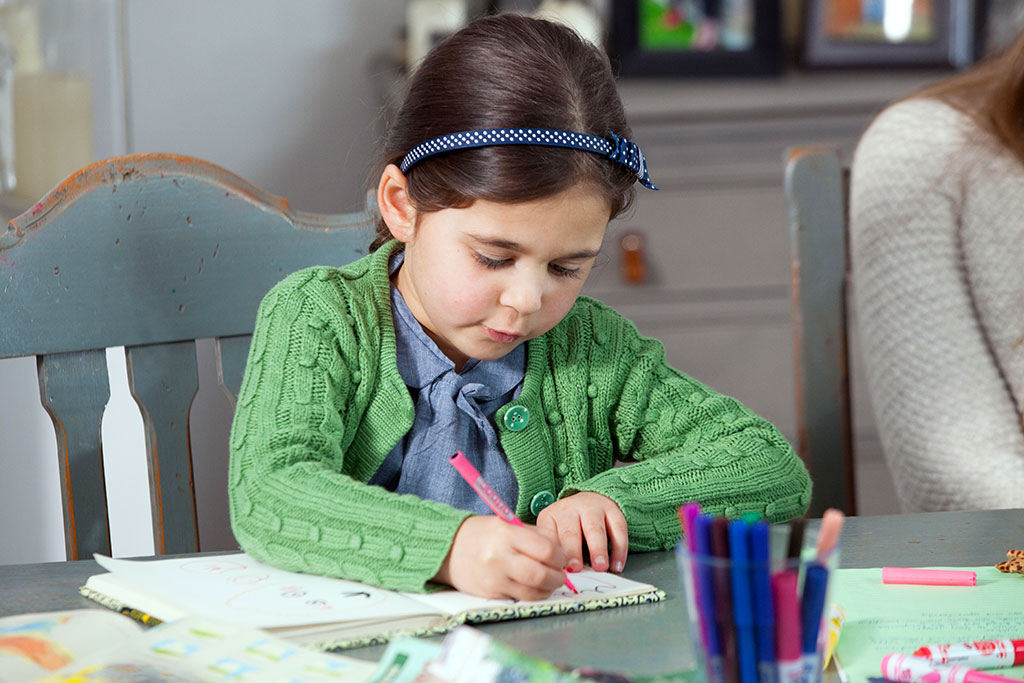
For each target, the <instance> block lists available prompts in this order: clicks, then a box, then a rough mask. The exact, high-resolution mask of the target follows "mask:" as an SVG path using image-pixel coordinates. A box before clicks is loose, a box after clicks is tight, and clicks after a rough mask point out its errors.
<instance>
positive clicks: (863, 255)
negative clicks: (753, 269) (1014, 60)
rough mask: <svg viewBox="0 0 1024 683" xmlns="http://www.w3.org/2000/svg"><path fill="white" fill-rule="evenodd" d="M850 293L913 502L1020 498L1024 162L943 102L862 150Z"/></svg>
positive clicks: (977, 504) (1012, 502) (945, 504)
mask: <svg viewBox="0 0 1024 683" xmlns="http://www.w3.org/2000/svg"><path fill="white" fill-rule="evenodd" d="M850 207H851V250H852V256H851V258H852V268H853V281H854V301H855V305H856V313H857V319H858V323H859V328H860V335H861V338H862V341H863V347H864V355H865V360H866V365H867V370H868V383H869V389H870V394H871V400H872V403H873V405H874V410H875V414H876V415H877V417H878V426H879V429H880V432H881V437H882V444H883V447H884V450H885V456H886V459H887V460H888V463H889V467H890V470H891V471H892V474H893V478H894V480H895V484H896V489H897V491H898V493H899V498H900V503H901V505H902V507H903V508H904V509H905V510H907V511H925V510H953V509H979V508H1007V507H1019V506H1021V505H1024V429H1022V425H1021V406H1022V405H1024V166H1022V164H1021V162H1020V161H1019V160H1018V159H1017V158H1016V157H1015V156H1013V155H1012V154H1011V153H1009V152H1008V151H1006V150H1005V149H1004V148H1002V147H1001V146H999V145H998V144H997V143H996V142H995V141H994V140H993V139H992V138H991V137H990V136H988V135H987V134H985V133H983V132H982V131H980V130H979V129H978V128H977V127H976V126H975V125H974V124H973V123H972V122H971V120H970V118H968V117H967V116H965V115H963V114H961V113H959V112H957V111H956V110H955V109H953V108H951V107H949V106H948V105H946V104H943V103H941V102H938V101H934V100H928V99H916V100H909V101H905V102H901V103H898V104H896V105H893V106H892V107H890V108H889V109H888V110H886V111H885V112H883V113H882V114H881V115H880V116H879V117H878V118H877V119H876V120H875V122H874V123H873V124H872V125H871V127H870V128H869V129H868V131H867V133H866V134H865V135H864V137H863V138H862V140H861V142H860V145H859V146H858V148H857V153H856V156H855V159H854V165H853V180H852V191H851V204H850Z"/></svg>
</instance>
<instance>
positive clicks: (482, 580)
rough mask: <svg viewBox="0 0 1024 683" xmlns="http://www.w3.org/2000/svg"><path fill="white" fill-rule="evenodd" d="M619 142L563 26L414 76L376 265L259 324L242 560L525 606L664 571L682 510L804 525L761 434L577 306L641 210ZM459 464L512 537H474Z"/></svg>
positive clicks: (734, 408) (237, 440)
mask: <svg viewBox="0 0 1024 683" xmlns="http://www.w3.org/2000/svg"><path fill="white" fill-rule="evenodd" d="M628 135H629V128H628V126H627V124H626V119H625V114H624V112H623V108H622V104H621V102H620V101H619V97H618V94H617V93H616V90H615V83H614V79H613V76H612V73H611V69H610V66H609V64H608V61H607V58H606V57H605V56H604V55H603V53H601V52H600V51H599V50H598V49H597V48H596V47H594V46H593V45H592V44H590V43H587V42H585V41H583V40H582V39H580V38H579V37H578V36H577V35H576V34H575V33H573V32H572V31H570V30H569V29H567V28H564V27H562V26H560V25H557V24H554V23H551V22H547V21H542V20H536V19H529V18H525V17H522V16H517V15H511V14H509V15H496V16H490V17H485V18H482V19H479V20H477V21H474V22H473V23H471V24H470V25H469V26H467V27H466V28H464V29H462V30H461V31H459V32H458V33H456V34H455V35H454V36H452V37H450V38H448V39H447V40H445V41H444V42H442V43H441V44H440V45H438V46H437V47H436V48H435V49H434V50H433V51H432V52H431V53H430V54H429V55H428V56H427V57H426V58H425V60H424V61H423V62H422V64H421V65H420V66H419V68H418V69H417V70H416V72H415V74H414V76H413V77H412V81H411V83H410V85H409V91H408V94H407V97H406V99H405V103H404V105H403V107H402V109H401V111H400V112H399V114H398V117H397V120H396V122H395V124H394V126H393V128H392V130H391V133H390V135H389V137H388V138H387V140H386V143H385V149H384V151H383V153H382V155H381V159H382V163H381V171H380V175H379V178H380V180H379V183H378V187H377V202H378V206H379V208H380V214H381V222H380V225H379V226H378V238H377V239H376V240H375V241H374V244H373V245H372V253H371V254H370V255H368V256H366V257H365V258H362V259H360V260H359V261H356V262H355V263H352V264H349V265H348V266H345V267H342V268H327V267H318V268H310V269H307V270H303V271H300V272H298V273H295V274H293V275H291V276H290V277H288V278H286V279H285V280H284V281H282V282H281V283H279V284H278V285H277V286H276V287H275V288H274V289H273V290H272V291H271V292H270V293H269V294H267V296H266V298H265V299H264V301H263V303H262V304H261V306H260V310H259V314H258V318H257V323H256V330H255V333H254V336H253V342H252V349H251V351H250V355H249V361H248V365H247V367H246V374H245V381H244V383H243V386H242V390H241V393H240V395H239V401H238V412H237V414H236V416H235V422H234V425H233V428H232V433H231V472H230V496H231V519H232V525H233V528H234V532H235V536H236V537H237V539H238V541H239V543H240V544H241V546H242V547H243V548H244V549H245V550H246V551H247V552H248V553H250V554H252V555H253V556H254V557H256V558H258V559H260V560H262V561H265V562H268V563H270V564H274V565H277V566H280V567H283V568H286V569H291V570H296V571H303V572H313V573H318V574H325V575H329V576H340V577H344V578H348V579H354V580H358V581H363V582H367V583H371V584H374V585H378V586H382V587H385V588H390V589H401V590H414V591H422V590H426V589H428V587H429V585H430V584H431V582H437V583H443V584H448V585H451V586H454V587H455V588H458V589H460V590H463V591H466V592H470V593H475V594H478V595H484V596H489V597H508V598H517V599H521V600H533V599H539V598H542V597H545V596H547V595H548V594H549V593H551V591H553V590H554V589H555V588H557V587H558V586H560V585H561V584H562V583H563V580H564V576H563V569H568V570H569V571H574V570H578V569H580V568H581V567H582V563H583V553H584V550H586V551H587V552H589V557H590V562H591V565H592V566H593V567H594V569H596V570H598V571H605V570H609V569H610V570H611V571H614V572H620V571H622V568H623V565H624V563H625V561H626V554H627V551H628V550H630V549H632V550H639V551H643V550H661V549H668V548H671V547H672V546H673V545H674V544H675V543H676V542H677V541H678V540H679V536H680V528H679V522H678V518H677V513H676V510H677V509H678V507H679V505H680V504H681V503H683V502H685V501H689V500H698V501H700V502H701V503H702V504H703V505H704V507H705V508H706V509H708V510H709V511H711V512H714V513H723V512H724V513H725V514H729V515H739V514H742V513H744V512H746V511H750V510H753V511H757V512H759V513H762V514H764V515H766V516H767V517H768V518H769V519H771V520H774V521H779V520H785V519H789V518H791V517H794V516H798V515H800V514H802V513H803V512H804V511H805V510H806V508H807V505H808V502H809V499H810V481H809V478H808V475H807V471H806V470H805V469H804V467H803V465H802V463H801V462H800V460H799V459H798V458H797V457H796V456H795V455H794V453H793V451H792V449H791V448H790V446H789V444H788V443H787V442H786V441H785V439H784V438H783V437H782V436H781V435H780V434H779V433H778V431H777V430H775V429H774V428H773V427H772V426H771V425H770V424H768V423H767V422H765V421H764V420H762V419H760V418H758V417H757V416H755V415H753V414H752V413H751V412H750V411H749V410H748V409H747V408H745V407H744V406H742V405H741V404H739V403H738V402H737V401H735V400H733V399H731V398H728V397H726V396H722V395H719V394H717V393H715V392H713V391H712V390H710V389H708V388H707V387H705V386H703V385H702V384H700V383H698V382H697V381H695V380H693V379H691V378H690V377H687V376H686V375H683V374H682V373H680V372H677V371H676V370H673V369H672V368H670V367H668V366H667V365H666V364H665V359H664V350H663V348H662V345H661V344H660V343H659V342H657V341H654V340H651V339H646V338H644V337H641V336H640V335H639V334H638V333H637V330H636V328H635V326H634V325H633V324H632V323H630V322H628V321H627V320H625V319H623V318H622V317H621V316H619V315H618V314H616V313H615V312H614V311H612V310H611V309H609V308H608V307H607V306H605V305H603V304H602V303H600V302H598V301H594V300H591V299H588V298H585V297H580V296H579V294H580V290H581V288H582V287H583V283H584V282H585V281H586V279H587V275H588V274H589V273H590V270H591V268H592V267H593V265H594V260H595V258H596V256H597V254H598V252H599V250H600V248H601V242H602V239H603V238H604V234H605V229H606V228H607V226H608V222H609V221H610V220H611V219H612V218H614V217H615V216H617V215H618V214H620V213H621V212H622V211H623V210H625V209H626V208H627V207H628V206H629V204H630V203H631V201H632V199H633V189H632V188H633V186H634V183H635V182H636V181H638V180H639V181H640V182H641V183H642V184H644V185H646V186H648V187H653V185H652V184H651V182H650V179H649V178H648V177H647V171H646V164H645V162H644V160H643V155H642V154H640V152H639V149H638V148H637V147H636V146H635V145H633V144H632V143H630V142H629V141H628V140H627V137H628ZM439 138H440V139H439ZM456 450H462V451H463V452H464V453H465V454H466V456H467V457H468V458H470V460H471V461H472V462H473V463H474V464H475V465H476V467H477V469H478V470H480V472H481V473H482V475H483V477H484V478H485V479H486V480H487V481H488V482H489V483H490V484H491V486H492V487H494V488H495V489H496V490H497V492H498V493H499V495H500V496H501V497H502V498H503V499H504V500H505V501H507V502H508V503H509V504H510V505H512V507H513V508H514V510H515V513H516V515H517V516H518V517H519V518H520V519H521V520H523V521H524V522H525V523H526V526H523V527H519V526H513V525H510V524H506V523H504V522H503V521H502V520H501V519H499V518H498V517H496V516H494V515H491V514H488V513H489V510H488V509H487V507H486V506H485V505H484V503H483V502H482V501H481V500H480V499H479V498H478V497H477V495H476V493H475V492H474V491H473V489H472V488H471V487H470V486H469V485H467V484H466V482H465V481H463V480H462V479H461V478H460V476H459V474H458V473H457V472H456V471H455V469H454V468H453V467H452V466H451V465H450V464H449V457H450V456H451V455H452V454H453V453H454V452H455V451H456ZM616 461H627V462H631V463H633V464H631V465H629V466H628V467H624V468H613V464H614V463H615V462H616ZM474 513H476V514H474Z"/></svg>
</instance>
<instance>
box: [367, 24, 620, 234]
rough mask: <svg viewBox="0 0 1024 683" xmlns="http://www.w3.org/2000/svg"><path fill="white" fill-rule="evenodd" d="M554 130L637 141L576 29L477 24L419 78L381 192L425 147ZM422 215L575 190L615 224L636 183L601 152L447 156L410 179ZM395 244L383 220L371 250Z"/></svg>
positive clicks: (603, 63) (536, 149)
mask: <svg viewBox="0 0 1024 683" xmlns="http://www.w3.org/2000/svg"><path fill="white" fill-rule="evenodd" d="M520 127H523V128H525V127H534V128H554V129H561V130H568V131H574V132H581V133H590V134H592V135H600V136H607V135H608V132H609V131H612V132H614V133H615V134H616V135H619V136H627V137H631V135H632V134H631V132H630V130H629V127H628V125H627V123H626V114H625V111H624V110H623V107H622V101H621V100H620V99H619V95H618V91H617V90H616V88H615V78H614V76H613V74H612V70H611V66H610V65H609V63H608V58H607V57H606V56H605V54H604V53H603V52H602V51H601V50H600V49H599V48H597V47H596V46H595V45H593V44H592V43H590V42H588V41H586V40H584V39H583V38H581V37H580V36H579V35H577V34H576V33H575V32H574V31H572V30H571V29H569V28H567V27H565V26H562V25H560V24H556V23H553V22H550V21H546V20H542V19H532V18H529V17H525V16H521V15H517V14H496V15H490V16H485V17H482V18H480V19H476V20H474V21H472V22H471V23H469V24H468V25H466V26H465V27H464V28H462V29H461V30H459V31H458V32H457V33H455V34H454V35H452V36H450V37H449V38H447V39H445V40H444V41H443V42H441V43H440V44H439V45H437V46H436V47H435V48H434V49H433V50H432V51H431V52H430V53H429V54H428V55H427V56H426V58H424V60H423V61H422V62H421V63H420V65H419V67H418V68H417V69H416V72H415V73H414V74H413V76H412V78H411V80H410V83H409V85H408V90H407V92H406V96H405V99H404V102H403V104H402V107H401V109H400V110H399V111H398V114H397V116H396V118H395V121H394V123H393V124H392V125H391V128H390V130H389V132H388V135H387V137H386V138H385V140H384V145H383V150H382V152H381V155H380V158H379V160H378V163H377V166H376V168H375V171H374V174H373V176H372V183H373V187H376V185H377V180H378V179H379V178H380V174H381V173H382V172H383V170H384V167H385V166H387V165H388V164H395V165H398V163H399V162H400V161H401V159H402V157H403V156H405V154H406V152H408V151H409V150H410V149H412V148H413V147H414V146H415V145H417V144H419V143H420V142H423V141H424V140H428V139H430V138H433V137H436V136H438V135H444V134H446V133H455V132H459V131H464V130H473V129H477V128H520ZM406 177H407V179H408V188H409V189H408V192H409V198H410V200H411V201H412V204H413V206H414V207H415V208H416V209H417V210H418V211H421V212H430V211H439V210H441V209H445V208H464V207H467V206H470V205H471V204H472V203H473V202H474V201H476V200H477V199H483V200H487V201H492V202H501V203H515V202H523V201H530V200H535V199H542V198H544V197H549V196H551V195H554V194H558V193H560V192H563V191H565V190H567V189H569V188H571V187H573V186H575V185H578V184H585V185H588V186H589V187H592V188H593V189H594V190H595V191H597V192H598V193H600V194H601V195H602V196H604V197H605V198H606V199H607V200H608V204H609V207H610V216H609V219H611V218H614V217H616V216H618V215H619V214H621V213H622V212H623V211H625V210H626V209H627V208H628V207H629V206H630V205H631V204H632V202H633V196H634V190H633V183H634V181H635V180H636V175H635V174H634V173H632V172H631V171H629V170H628V169H626V168H625V167H623V166H620V165H619V164H616V163H612V162H610V161H609V160H608V159H605V158H602V157H601V156H600V155H598V154H595V153H593V152H585V151H581V150H575V149H563V148H556V147H541V146H535V145H511V146H494V147H480V148H476V149H468V150H459V151H457V152H453V153H449V154H439V155H436V156H433V157H430V158H428V159H425V160H423V161H420V162H419V163H417V164H416V165H415V166H413V167H412V168H410V169H409V170H408V172H407V173H406ZM389 239H391V233H390V232H389V231H388V228H387V226H386V225H385V224H384V221H383V220H380V221H378V223H377V234H376V238H375V239H374V241H373V244H372V245H371V246H370V249H371V251H373V250H376V249H377V248H378V247H379V246H380V245H382V244H384V242H386V241H388V240H389Z"/></svg>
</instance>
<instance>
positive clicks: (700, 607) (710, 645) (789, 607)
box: [676, 524, 839, 683]
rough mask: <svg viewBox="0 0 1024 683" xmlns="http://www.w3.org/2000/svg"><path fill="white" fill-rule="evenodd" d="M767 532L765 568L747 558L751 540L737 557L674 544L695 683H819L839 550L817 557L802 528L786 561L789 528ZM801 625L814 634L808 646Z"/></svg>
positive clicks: (811, 537)
mask: <svg viewBox="0 0 1024 683" xmlns="http://www.w3.org/2000/svg"><path fill="white" fill-rule="evenodd" d="M766 526H767V530H766V531H767V533H766V535H767V541H768V546H769V548H770V554H769V558H770V559H769V560H768V561H767V562H764V561H755V560H754V559H753V558H752V557H751V556H750V554H749V549H750V541H749V538H748V541H747V548H748V555H747V557H740V558H739V559H733V558H732V557H730V558H721V557H715V556H708V555H700V554H691V553H690V550H689V547H688V544H687V540H686V539H685V538H684V539H683V540H682V541H680V543H679V545H677V546H676V559H677V562H678V566H679V575H680V579H681V581H682V584H683V590H684V594H685V598H686V610H687V615H688V620H689V632H690V643H691V646H692V651H693V658H694V662H695V670H696V675H695V678H694V680H695V681H698V682H705V681H706V682H707V683H820V680H821V674H822V668H823V666H822V665H823V662H824V652H825V648H826V646H827V643H828V640H829V638H828V615H829V608H830V606H831V604H832V603H831V600H830V594H831V589H832V584H833V580H832V578H833V572H834V570H835V569H836V568H837V567H838V566H839V550H838V547H836V548H835V549H833V550H832V552H830V553H828V554H827V556H825V557H822V558H819V557H818V554H817V549H816V543H817V529H808V530H807V532H806V533H805V535H804V541H803V544H802V549H801V552H800V554H799V557H787V555H786V550H787V545H788V538H789V527H788V525H785V524H779V525H766ZM723 586H725V587H726V589H725V590H723V589H722V587H723ZM723 593H728V596H729V597H728V600H726V599H723V598H722V594H723ZM769 605H770V608H769V607H768V606H769ZM804 621H809V622H813V623H814V629H815V632H814V634H809V635H808V636H807V638H808V641H807V644H806V645H807V646H806V648H805V641H804V638H805V634H804V632H803V626H804ZM805 649H806V650H807V651H805Z"/></svg>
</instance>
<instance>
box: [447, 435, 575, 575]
mask: <svg viewBox="0 0 1024 683" xmlns="http://www.w3.org/2000/svg"><path fill="white" fill-rule="evenodd" d="M448 462H450V463H451V464H452V467H454V468H455V470H456V471H457V472H458V473H459V474H461V475H462V478H463V479H465V480H466V483H468V484H469V485H470V486H472V487H473V490H474V491H476V494H477V495H478V496H480V498H481V499H483V501H484V502H485V503H487V507H489V508H491V510H492V511H494V514H496V515H497V516H498V517H500V518H501V519H502V520H503V521H505V522H508V523H509V524H514V525H515V526H526V525H525V524H523V521H522V520H521V519H519V518H518V517H516V515H515V513H514V512H512V508H510V507H509V506H508V505H506V504H505V501H503V500H502V499H501V496H499V495H498V492H497V491H495V490H494V489H492V488H491V485H490V484H488V483H487V482H486V481H485V480H484V478H483V477H482V476H481V475H480V472H479V471H477V469H476V468H475V467H473V463H471V462H470V461H469V459H468V458H467V457H466V456H465V455H463V454H462V451H455V455H453V456H452V457H451V458H449V459H448ZM562 573H563V574H565V587H566V588H568V589H569V590H571V591H572V592H573V593H579V591H578V590H576V586H574V585H572V581H570V580H569V575H568V574H567V573H565V570H564V569H563V570H562Z"/></svg>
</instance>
